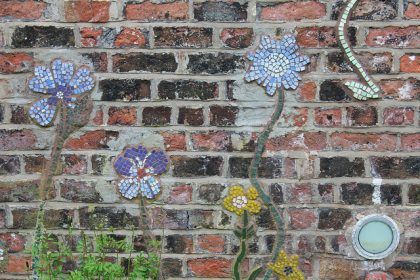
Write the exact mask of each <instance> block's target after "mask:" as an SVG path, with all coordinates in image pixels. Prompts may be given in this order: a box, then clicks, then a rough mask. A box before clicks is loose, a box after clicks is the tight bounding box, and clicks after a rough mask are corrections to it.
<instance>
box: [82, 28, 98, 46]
mask: <svg viewBox="0 0 420 280" xmlns="http://www.w3.org/2000/svg"><path fill="white" fill-rule="evenodd" d="M102 32H103V29H102V28H95V27H83V28H81V29H80V36H81V39H80V42H81V43H82V46H83V47H96V46H97V45H98V42H99V41H98V40H99V39H100V37H101V35H102Z"/></svg>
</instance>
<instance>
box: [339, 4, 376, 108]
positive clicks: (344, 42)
mask: <svg viewBox="0 0 420 280" xmlns="http://www.w3.org/2000/svg"><path fill="white" fill-rule="evenodd" d="M358 1H359V0H350V1H349V2H348V4H347V5H346V7H345V8H344V10H343V11H342V12H341V15H340V17H339V20H338V42H339V45H340V47H341V49H342V50H343V52H344V55H345V56H346V58H347V60H348V61H349V62H350V64H351V65H352V66H353V67H354V69H355V71H356V72H357V73H358V74H359V77H360V78H361V79H362V80H364V81H365V82H366V84H367V86H366V85H363V84H362V83H359V82H355V81H346V82H345V83H344V85H346V86H347V88H349V89H350V90H351V91H352V92H353V97H354V98H356V99H358V100H367V99H368V98H379V92H380V89H379V87H378V86H377V85H376V84H375V83H374V82H373V80H372V79H371V78H370V76H369V75H368V74H367V73H366V71H365V70H364V69H363V67H362V65H361V64H360V62H359V61H358V60H357V58H356V57H355V55H354V52H353V50H352V49H351V46H350V43H349V40H348V35H347V27H348V21H349V18H350V15H351V12H352V11H353V9H354V8H355V7H356V5H357V2H358Z"/></svg>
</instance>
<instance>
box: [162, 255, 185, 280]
mask: <svg viewBox="0 0 420 280" xmlns="http://www.w3.org/2000/svg"><path fill="white" fill-rule="evenodd" d="M162 274H163V276H164V277H165V278H168V277H181V276H182V260H180V259H173V258H164V259H162Z"/></svg>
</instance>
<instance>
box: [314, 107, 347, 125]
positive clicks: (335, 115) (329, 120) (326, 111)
mask: <svg viewBox="0 0 420 280" xmlns="http://www.w3.org/2000/svg"><path fill="white" fill-rule="evenodd" d="M341 115H342V114H341V109H339V108H316V109H315V123H316V125H319V126H341Z"/></svg>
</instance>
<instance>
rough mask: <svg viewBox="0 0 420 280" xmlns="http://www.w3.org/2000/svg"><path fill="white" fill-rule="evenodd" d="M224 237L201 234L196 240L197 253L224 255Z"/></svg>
mask: <svg viewBox="0 0 420 280" xmlns="http://www.w3.org/2000/svg"><path fill="white" fill-rule="evenodd" d="M225 243H226V240H225V237H224V236H223V235H216V234H203V235H199V236H198V239H197V245H198V246H197V247H198V248H197V251H198V252H203V253H213V254H214V253H215V254H218V253H219V254H220V253H224V252H225V250H226V248H225Z"/></svg>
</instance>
